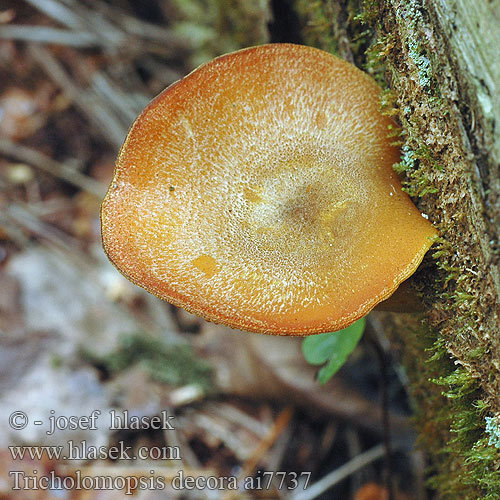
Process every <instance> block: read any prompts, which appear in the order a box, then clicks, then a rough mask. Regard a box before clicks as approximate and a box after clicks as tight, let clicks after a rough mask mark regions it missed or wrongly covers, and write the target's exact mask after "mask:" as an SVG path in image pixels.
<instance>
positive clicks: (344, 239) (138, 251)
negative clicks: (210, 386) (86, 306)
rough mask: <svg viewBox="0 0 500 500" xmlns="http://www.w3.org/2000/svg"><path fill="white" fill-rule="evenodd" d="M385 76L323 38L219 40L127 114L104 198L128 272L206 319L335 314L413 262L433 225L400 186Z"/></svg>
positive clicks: (299, 324)
mask: <svg viewBox="0 0 500 500" xmlns="http://www.w3.org/2000/svg"><path fill="white" fill-rule="evenodd" d="M379 102H380V91H379V88H378V86H377V85H376V83H375V82H374V81H373V80H372V79H371V78H370V77H369V76H368V75H366V74H365V73H363V72H362V71H360V70H359V69H357V68H356V67H354V66H352V65H351V64H349V63H347V62H345V61H343V60H341V59H338V58H337V57H335V56H333V55H331V54H328V53H326V52H323V51H321V50H318V49H315V48H311V47H305V46H299V45H292V44H269V45H263V46H259V47H252V48H248V49H244V50H240V51H238V52H234V53H230V54H227V55H224V56H221V57H219V58H217V59H215V60H213V61H211V62H209V63H207V64H204V65H203V66H201V67H199V68H198V69H196V70H195V71H193V72H192V73H191V74H189V75H188V76H186V77H185V78H184V79H182V80H180V81H178V82H176V83H174V84H173V85H171V86H170V87H168V88H167V89H166V90H164V91H163V92H162V93H161V94H160V95H159V96H157V97H156V98H155V99H154V100H153V101H152V102H151V103H150V104H149V105H148V106H147V107H146V109H145V110H144V111H143V112H142V113H141V115H140V116H139V117H138V118H137V120H136V121H135V123H134V124H133V126H132V128H131V130H130V132H129V134H128V137H127V138H126V140H125V143H124V145H123V146H122V148H121V151H120V154H119V156H118V160H117V162H116V167H115V175H114V179H113V181H112V183H111V186H110V188H109V191H108V193H107V195H106V197H105V199H104V201H103V204H102V213H101V220H102V238H103V244H104V249H105V251H106V253H107V255H108V257H109V258H110V260H111V261H112V262H113V263H114V265H115V266H116V267H117V268H118V269H119V270H120V271H121V272H122V273H123V274H124V275H125V276H126V277H127V278H129V279H130V280H131V281H133V282H134V283H136V284H137V285H139V286H141V287H143V288H145V289H146V290H148V291H149V292H151V293H153V294H155V295H157V296H158V297H160V298H161V299H164V300H167V301H168V302H171V303H173V304H175V305H177V306H181V307H183V308H185V309H187V310H188V311H191V312H194V313H196V314H198V315H200V316H202V317H204V318H206V319H208V320H210V321H214V322H217V323H222V324H225V325H229V326H231V327H234V328H239V329H242V330H248V331H254V332H261V333H270V334H280V335H308V334H313V333H322V332H329V331H335V330H339V329H342V328H344V327H346V326H348V325H349V324H351V323H353V322H354V321H355V320H357V319H359V318H360V317H362V316H364V315H366V314H367V313H368V312H369V311H370V310H371V309H373V308H374V307H375V306H376V305H377V304H378V303H379V302H381V301H383V300H385V299H387V298H388V297H389V296H390V295H391V294H392V293H393V292H394V291H395V290H396V289H397V287H398V285H399V284H400V283H401V282H402V281H403V280H405V279H406V278H408V277H409V276H410V275H411V274H412V273H413V272H414V271H415V270H416V268H417V267H418V265H419V263H420V262H421V260H422V258H423V256H424V254H425V252H426V251H427V250H428V249H429V247H430V246H431V244H432V242H433V239H435V236H436V230H435V229H434V228H433V226H432V225H431V224H430V222H429V221H428V220H426V219H425V218H424V217H422V215H421V214H420V213H419V211H418V210H417V208H416V207H415V206H414V205H413V203H412V201H411V200H410V198H409V197H408V196H407V195H406V194H405V193H404V192H403V191H402V189H401V185H400V182H399V180H398V177H397V175H396V174H395V172H394V170H393V168H392V165H393V164H394V163H396V162H398V161H399V159H400V152H399V149H398V148H396V147H394V146H393V145H391V140H390V139H389V138H388V128H389V127H390V126H391V125H393V122H392V121H391V119H390V118H388V117H386V116H383V115H381V113H380V111H379V107H380V104H379Z"/></svg>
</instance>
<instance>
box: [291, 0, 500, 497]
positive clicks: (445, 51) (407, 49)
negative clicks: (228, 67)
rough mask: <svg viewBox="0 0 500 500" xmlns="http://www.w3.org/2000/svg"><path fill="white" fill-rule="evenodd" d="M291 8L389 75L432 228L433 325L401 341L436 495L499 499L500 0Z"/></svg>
mask: <svg viewBox="0 0 500 500" xmlns="http://www.w3.org/2000/svg"><path fill="white" fill-rule="evenodd" d="M293 7H294V9H295V11H296V12H297V13H298V16H299V18H300V22H301V26H302V33H303V35H304V41H305V43H308V44H314V45H317V46H319V47H321V48H324V49H327V50H335V51H337V52H338V53H339V54H340V55H341V56H342V57H344V58H346V59H348V60H351V61H353V62H355V63H356V64H358V65H359V66H361V67H363V68H364V69H365V70H367V71H370V72H372V73H373V74H374V76H375V77H380V76H382V75H383V76H384V77H385V78H383V80H384V82H385V83H383V85H385V86H386V88H387V90H386V91H385V92H384V98H383V103H382V104H383V109H384V110H385V112H387V113H390V114H393V115H394V116H395V117H396V119H397V120H398V121H399V123H400V124H401V126H402V131H401V135H400V139H401V143H402V151H403V154H402V161H401V163H400V164H399V165H398V167H397V168H398V170H399V171H401V173H402V175H403V178H404V184H405V187H406V189H407V191H408V192H409V194H410V195H411V196H412V197H413V199H414V201H415V202H416V204H417V205H418V206H419V208H420V209H421V211H422V212H424V213H426V214H427V215H428V216H429V219H430V220H431V221H432V222H433V223H434V225H435V226H436V227H437V228H438V229H439V231H440V235H441V237H440V239H439V241H438V242H437V243H436V244H435V245H434V247H433V249H432V250H431V252H430V254H432V256H430V257H428V259H427V266H426V270H425V272H423V273H420V276H419V279H418V281H419V286H420V289H421V290H422V291H423V295H424V298H425V299H426V300H427V304H428V319H429V324H430V325H431V327H432V328H431V329H430V331H427V332H426V331H425V329H423V328H420V329H419V330H420V331H419V332H416V333H415V334H412V333H409V334H408V338H405V339H404V340H405V344H406V349H407V360H408V362H407V366H408V369H409V372H410V374H411V376H412V379H413V392H414V396H415V399H416V400H417V403H419V408H420V413H419V427H420V429H421V430H422V443H423V445H424V447H425V448H426V449H427V451H428V452H429V454H430V456H431V460H432V461H433V463H434V464H435V468H436V474H435V476H434V480H433V484H434V486H435V487H436V489H437V490H438V491H439V493H440V497H441V498H450V499H458V498H460V499H469V498H470V499H476V498H491V499H494V498H495V499H498V498H500V473H499V471H498V469H499V466H500V460H499V456H500V454H499V451H498V449H497V448H496V447H495V445H497V446H499V447H500V377H499V366H500V320H499V316H500V299H499V298H500V245H499V233H500V172H499V166H500V0H474V1H471V0H385V1H384V0H365V1H364V3H363V5H359V2H357V1H355V0H336V1H333V0H321V1H319V0H318V1H313V2H310V1H306V0H295V2H294V4H293ZM368 46H369V48H368V51H367V52H366V48H367V47H368ZM379 80H382V79H381V78H379ZM433 260H434V263H432V261H433ZM422 330H424V331H422ZM429 351H430V352H429ZM429 357H430V361H429V360H428V359H429ZM430 379H432V380H430ZM443 391H444V395H443Z"/></svg>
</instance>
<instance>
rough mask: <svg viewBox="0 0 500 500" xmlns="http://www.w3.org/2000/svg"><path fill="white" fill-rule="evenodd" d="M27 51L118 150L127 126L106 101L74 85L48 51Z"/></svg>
mask: <svg viewBox="0 0 500 500" xmlns="http://www.w3.org/2000/svg"><path fill="white" fill-rule="evenodd" d="M29 51H30V53H31V55H32V56H33V58H34V59H35V60H37V62H39V63H40V65H41V66H42V68H43V69H44V70H45V72H46V73H47V75H48V76H49V77H50V78H52V79H53V80H54V82H55V83H57V84H58V85H59V86H60V87H62V89H63V90H64V92H65V93H66V94H67V95H68V96H69V97H70V99H71V100H72V101H74V103H75V104H76V105H77V106H78V107H79V108H80V109H81V110H82V112H83V113H84V114H85V115H86V116H87V118H88V119H89V121H90V122H91V123H92V124H93V125H94V126H96V127H97V128H98V129H99V131H100V133H101V136H102V137H104V138H105V139H107V140H108V142H109V143H110V144H111V145H112V146H113V147H115V148H116V149H118V148H119V147H120V146H121V144H122V142H123V140H124V138H125V135H126V133H127V126H125V125H124V124H123V123H122V122H121V121H120V120H119V118H117V117H116V116H115V115H114V113H113V110H112V109H111V108H110V107H109V106H108V105H107V103H106V101H103V100H102V99H98V97H97V96H96V95H92V94H91V93H90V92H88V91H85V90H84V89H82V88H80V87H78V86H77V85H75V83H74V82H73V81H72V80H71V78H70V76H69V75H68V74H67V73H66V71H65V70H64V68H63V67H62V65H61V64H60V63H59V62H58V61H57V59H56V58H55V57H54V56H53V55H52V54H51V53H50V51H48V50H46V49H44V48H43V47H38V46H36V45H30V47H29Z"/></svg>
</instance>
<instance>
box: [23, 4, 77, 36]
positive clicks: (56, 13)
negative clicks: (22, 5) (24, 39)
mask: <svg viewBox="0 0 500 500" xmlns="http://www.w3.org/2000/svg"><path fill="white" fill-rule="evenodd" d="M25 2H27V3H29V4H30V5H32V6H33V7H35V8H36V9H38V10H39V11H40V12H43V13H44V14H45V15H47V16H49V17H51V18H52V19H53V20H54V21H57V22H58V23H61V24H64V25H65V26H67V27H68V28H75V29H81V28H82V27H83V25H84V23H83V22H82V20H81V19H80V18H79V17H78V16H77V15H76V14H75V13H74V12H73V11H72V10H71V9H69V8H67V7H65V6H64V5H63V4H61V3H60V2H58V1H57V0H25Z"/></svg>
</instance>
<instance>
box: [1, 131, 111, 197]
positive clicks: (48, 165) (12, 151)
mask: <svg viewBox="0 0 500 500" xmlns="http://www.w3.org/2000/svg"><path fill="white" fill-rule="evenodd" d="M0 153H2V154H4V155H6V156H9V157H11V158H14V159H15V160H17V161H21V162H23V163H28V164H29V165H32V166H34V167H36V168H39V169H40V170H43V171H44V172H47V173H49V174H51V175H54V176H56V177H59V178H60V179H63V180H65V181H66V182H68V183H69V184H72V185H73V186H76V187H78V188H80V189H83V190H85V191H88V192H89V193H91V194H93V195H95V196H97V197H98V198H102V197H103V196H104V194H105V189H104V188H103V186H102V185H101V184H100V183H99V182H97V181H95V180H94V179H92V178H91V177H88V176H86V175H85V174H82V173H81V172H78V170H75V169H73V168H71V167H68V166H67V165H65V164H64V163H60V162H58V161H56V160H53V159H52V158H49V157H48V156H45V155H44V154H43V153H40V152H39V151H37V150H36V149H32V148H29V147H27V146H23V145H21V144H16V143H15V142H12V141H10V140H9V139H4V138H1V137H0Z"/></svg>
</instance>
